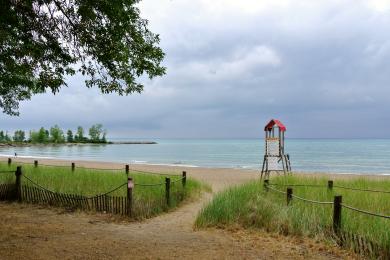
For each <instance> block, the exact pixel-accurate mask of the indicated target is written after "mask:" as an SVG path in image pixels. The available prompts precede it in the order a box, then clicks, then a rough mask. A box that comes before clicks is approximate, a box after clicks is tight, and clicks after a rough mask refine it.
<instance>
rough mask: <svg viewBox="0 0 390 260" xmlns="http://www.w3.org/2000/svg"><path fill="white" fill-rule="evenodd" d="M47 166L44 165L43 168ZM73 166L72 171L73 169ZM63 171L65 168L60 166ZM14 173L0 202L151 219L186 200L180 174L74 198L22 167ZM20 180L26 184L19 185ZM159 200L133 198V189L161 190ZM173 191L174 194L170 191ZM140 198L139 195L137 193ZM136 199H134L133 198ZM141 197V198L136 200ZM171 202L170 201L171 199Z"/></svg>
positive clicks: (1, 186) (130, 180)
mask: <svg viewBox="0 0 390 260" xmlns="http://www.w3.org/2000/svg"><path fill="white" fill-rule="evenodd" d="M34 165H35V167H38V163H37V161H36V162H34ZM44 166H47V165H44ZM74 166H75V165H74V163H72V170H73V169H74V168H75V167H74ZM59 167H66V166H59ZM128 169H129V167H128V165H126V168H125V170H126V173H128ZM7 172H13V173H15V176H16V181H15V182H14V183H9V184H1V183H0V200H17V201H19V202H22V201H24V202H28V203H43V204H48V205H54V206H65V207H71V208H72V209H73V208H74V209H76V208H79V209H82V210H95V211H102V212H108V213H113V214H122V215H127V216H130V217H150V216H153V215H155V214H157V213H158V212H161V211H166V210H168V209H169V208H171V207H172V206H175V205H177V204H178V203H179V202H180V201H182V200H184V198H185V194H186V192H185V186H186V172H185V171H183V172H182V177H179V178H177V179H175V180H173V181H172V182H171V178H168V177H166V178H165V182H161V183H134V182H133V178H132V177H129V176H128V177H127V179H128V180H127V182H126V183H123V184H121V185H119V186H117V187H115V188H114V189H112V190H110V191H107V192H105V193H103V194H98V195H94V196H90V197H87V196H84V195H75V194H65V193H59V192H55V191H52V190H50V189H48V188H46V187H44V186H42V185H40V184H39V183H37V182H36V181H34V180H33V179H31V178H30V177H28V176H26V175H23V174H22V167H21V166H18V167H17V168H16V171H7ZM22 179H23V180H25V181H26V184H22ZM179 181H181V182H182V185H181V186H180V187H181V188H179V189H178V186H177V185H173V186H171V183H172V184H174V183H176V182H179ZM162 185H164V187H165V189H164V190H163V189H162V193H161V196H159V195H158V196H152V197H148V196H146V197H143V196H142V195H138V193H135V194H133V189H134V187H135V186H141V187H153V186H155V187H156V186H162ZM124 186H127V195H125V196H111V195H110V194H112V193H113V192H115V191H116V190H118V189H120V188H122V187H124ZM171 187H173V191H171ZM139 194H141V193H139ZM134 195H135V196H134ZM138 196H140V197H138ZM172 198H173V199H172Z"/></svg>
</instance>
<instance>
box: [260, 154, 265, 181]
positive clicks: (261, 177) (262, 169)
mask: <svg viewBox="0 0 390 260" xmlns="http://www.w3.org/2000/svg"><path fill="white" fill-rule="evenodd" d="M265 160H266V159H265V155H264V159H263V167H262V168H261V176H260V179H263V173H264V167H265Z"/></svg>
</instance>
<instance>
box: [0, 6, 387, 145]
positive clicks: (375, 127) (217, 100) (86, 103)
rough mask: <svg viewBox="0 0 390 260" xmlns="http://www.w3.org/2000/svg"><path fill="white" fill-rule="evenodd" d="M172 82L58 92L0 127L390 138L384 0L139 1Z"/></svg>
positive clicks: (142, 134)
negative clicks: (272, 127)
mask: <svg viewBox="0 0 390 260" xmlns="http://www.w3.org/2000/svg"><path fill="white" fill-rule="evenodd" d="M139 7H140V10H141V15H142V17H144V18H146V19H148V20H149V22H150V24H149V26H150V29H151V30H152V31H153V32H154V33H157V34H159V35H160V37H161V43H160V46H161V48H162V49H163V50H164V51H165V53H166V58H165V60H164V63H163V65H164V66H166V68H167V74H166V75H165V76H163V77H160V78H155V79H153V80H145V79H142V82H143V83H144V84H145V89H144V91H143V92H142V94H134V95H131V96H126V97H119V96H117V95H114V94H110V95H102V94H100V92H99V90H97V89H88V88H86V87H85V86H84V79H83V78H82V77H81V76H79V75H76V76H73V77H70V78H68V80H67V82H68V85H69V87H68V88H66V87H64V88H63V89H62V90H61V92H60V93H59V94H56V95H53V94H51V93H47V94H41V95H37V96H34V97H33V98H32V99H31V100H29V101H25V102H22V103H21V106H20V113H21V115H20V116H19V117H10V116H7V115H5V114H0V122H1V123H0V129H4V130H9V131H10V132H12V131H14V130H16V129H23V130H28V129H38V128H39V127H41V126H44V127H50V126H52V125H54V124H58V125H59V126H60V127H62V128H64V129H68V128H70V129H76V127H77V126H78V125H82V126H84V127H85V128H88V127H89V126H90V125H92V124H94V123H102V124H103V125H104V127H105V128H106V129H107V131H108V136H109V137H130V138H144V139H153V138H258V137H263V135H264V132H263V127H264V125H265V124H266V123H267V122H268V121H269V120H270V119H271V118H276V119H279V120H281V121H282V122H283V123H284V124H285V125H286V127H287V132H286V137H287V138H289V137H291V138H348V137H350V138H390V120H388V119H389V115H390V1H383V0H371V1H359V0H345V1H343V0H337V1H336V0H326V1H322V0H316V1H312V0H303V1H299V0H279V1H262V0H241V1H237V0H213V1H210V0H158V1H156V0H143V1H142V2H141V3H140V4H139Z"/></svg>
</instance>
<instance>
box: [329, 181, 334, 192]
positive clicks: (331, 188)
mask: <svg viewBox="0 0 390 260" xmlns="http://www.w3.org/2000/svg"><path fill="white" fill-rule="evenodd" d="M328 190H329V191H331V190H333V181H332V180H329V181H328Z"/></svg>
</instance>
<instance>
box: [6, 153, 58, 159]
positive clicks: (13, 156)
mask: <svg viewBox="0 0 390 260" xmlns="http://www.w3.org/2000/svg"><path fill="white" fill-rule="evenodd" d="M0 157H7V158H24V159H33V158H37V159H60V158H57V157H48V156H35V155H34V156H30V155H17V156H15V154H0Z"/></svg>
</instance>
